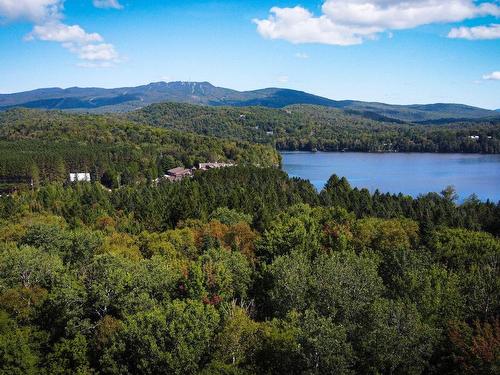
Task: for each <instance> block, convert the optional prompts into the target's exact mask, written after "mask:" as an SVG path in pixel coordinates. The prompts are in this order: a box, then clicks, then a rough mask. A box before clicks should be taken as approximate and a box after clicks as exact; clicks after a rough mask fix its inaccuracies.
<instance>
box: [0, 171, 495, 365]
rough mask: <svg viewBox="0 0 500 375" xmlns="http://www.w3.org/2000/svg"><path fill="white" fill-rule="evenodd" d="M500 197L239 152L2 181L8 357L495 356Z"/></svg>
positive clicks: (3, 331)
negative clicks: (318, 183) (160, 172)
mask: <svg viewBox="0 0 500 375" xmlns="http://www.w3.org/2000/svg"><path fill="white" fill-rule="evenodd" d="M499 234H500V205H499V204H493V203H490V202H485V203H482V202H479V201H478V200H477V199H475V198H474V197H471V198H470V199H469V200H467V201H466V202H465V203H464V204H463V205H460V206H457V205H456V204H455V203H454V194H453V191H452V189H446V190H445V191H443V193H442V194H429V195H426V196H422V197H419V198H417V199H413V198H411V197H407V196H403V195H390V194H380V193H378V192H376V193H374V194H370V193H369V192H368V191H366V190H358V189H353V188H351V186H350V184H349V182H348V181H347V180H346V179H345V178H339V177H337V176H332V178H330V180H329V181H328V183H327V185H326V186H325V189H324V190H323V191H322V192H320V193H318V192H316V191H315V189H314V188H313V187H312V185H311V184H310V183H309V182H308V181H303V180H300V179H290V178H288V177H287V175H286V174H285V173H283V172H281V171H279V170H278V169H275V168H256V167H245V166H238V167H234V168H227V169H220V170H211V171H207V172H205V173H197V174H196V175H195V176H194V177H193V178H192V179H185V180H182V181H180V182H177V183H172V182H164V183H160V184H159V185H158V186H152V185H151V184H146V183H142V184H134V185H130V186H126V187H123V188H121V189H114V190H112V191H109V190H107V189H104V188H103V187H102V185H101V184H99V183H97V182H95V183H80V184H75V185H69V186H66V187H65V186H63V185H61V184H49V185H47V186H44V187H41V188H39V189H36V190H34V191H26V192H18V193H14V194H11V195H9V196H3V197H0V241H1V242H0V372H1V373H6V374H37V373H42V374H153V373H154V374H197V373H199V374H355V373H361V374H421V373H427V374H478V373H480V374H495V373H498V370H499V367H498V366H499V353H500V344H499V342H500V321H499V318H498V315H499V311H500V305H499V303H500V302H499V301H500V274H499V271H500V270H499V264H500V263H499V257H500V240H499V239H498V235H499Z"/></svg>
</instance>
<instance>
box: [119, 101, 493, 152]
mask: <svg viewBox="0 0 500 375" xmlns="http://www.w3.org/2000/svg"><path fill="white" fill-rule="evenodd" d="M126 117H127V118H128V119H130V120H133V121H136V122H139V123H147V124H151V125H153V126H158V127H162V128H168V129H177V130H184V131H189V132H195V133H198V134H205V135H213V136H217V137H225V138H231V139H237V140H247V141H252V142H258V143H271V144H274V145H275V146H276V147H277V148H278V149H279V150H307V151H312V150H319V151H369V152H381V151H385V152H394V151H397V152H469V153H479V152H480V153H499V152H500V118H496V119H495V118H493V119H489V120H469V121H462V122H461V121H459V120H455V121H454V122H451V123H442V122H438V123H432V122H429V123H426V124H425V125H424V124H413V123H405V122H402V121H397V120H391V119H389V118H386V117H383V116H376V115H374V114H373V113H369V114H367V113H365V112H360V111H354V110H353V111H343V110H339V109H334V108H328V107H322V106H311V105H294V106H288V107H285V108H283V109H269V108H263V107H243V108H235V107H205V106H196V105H189V104H178V103H162V104H154V105H151V106H148V107H145V108H143V109H141V110H139V111H135V112H131V113H129V114H128V115H126ZM476 136H477V138H476ZM471 137H472V138H471Z"/></svg>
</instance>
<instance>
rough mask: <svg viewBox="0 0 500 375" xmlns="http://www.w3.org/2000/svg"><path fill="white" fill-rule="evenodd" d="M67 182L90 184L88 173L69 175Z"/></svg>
mask: <svg viewBox="0 0 500 375" xmlns="http://www.w3.org/2000/svg"><path fill="white" fill-rule="evenodd" d="M69 180H70V181H71V182H90V173H86V172H81V173H70V174H69Z"/></svg>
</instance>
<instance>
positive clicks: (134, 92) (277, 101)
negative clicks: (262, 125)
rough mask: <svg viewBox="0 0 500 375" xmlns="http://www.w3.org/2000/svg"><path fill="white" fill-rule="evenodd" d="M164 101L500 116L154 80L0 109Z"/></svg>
mask: <svg viewBox="0 0 500 375" xmlns="http://www.w3.org/2000/svg"><path fill="white" fill-rule="evenodd" d="M161 102H178V103H189V104H201V105H209V106H233V107H247V106H262V107H268V108H283V107H286V106H289V105H294V104H312V105H321V106H326V107H331V108H338V109H342V110H344V111H347V112H350V113H353V114H356V115H361V116H364V117H367V118H370V119H375V120H382V121H403V122H429V121H439V120H441V121H442V120H450V121H451V120H457V119H460V120H467V119H478V118H487V117H496V116H498V112H495V111H490V110H486V109H482V108H477V107H471V106H467V105H462V104H446V103H438V104H428V105H391V104H384V103H370V102H361V101H355V100H342V101H337V100H332V99H328V98H324V97H320V96H317V95H313V94H309V93H306V92H303V91H297V90H290V89H280V88H266V89H261V90H253V91H236V90H231V89H227V88H223V87H216V86H213V85H212V84H210V83H209V82H168V83H167V82H156V83H150V84H148V85H143V86H137V87H122V88H114V89H103V88H98V87H89V88H80V87H71V88H68V89H61V88H45V89H37V90H33V91H26V92H20V93H14V94H0V110H5V109H9V108H13V107H26V108H36V109H59V110H66V111H80V112H101V113H103V112H129V111H132V110H136V109H139V108H142V107H145V106H147V105H149V104H154V103H161Z"/></svg>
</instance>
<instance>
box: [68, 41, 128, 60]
mask: <svg viewBox="0 0 500 375" xmlns="http://www.w3.org/2000/svg"><path fill="white" fill-rule="evenodd" d="M77 53H78V56H79V57H80V58H81V59H82V60H89V61H114V62H118V53H117V52H116V50H115V47H114V46H113V45H112V44H109V43H101V44H86V45H83V46H81V47H79V48H77Z"/></svg>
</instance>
